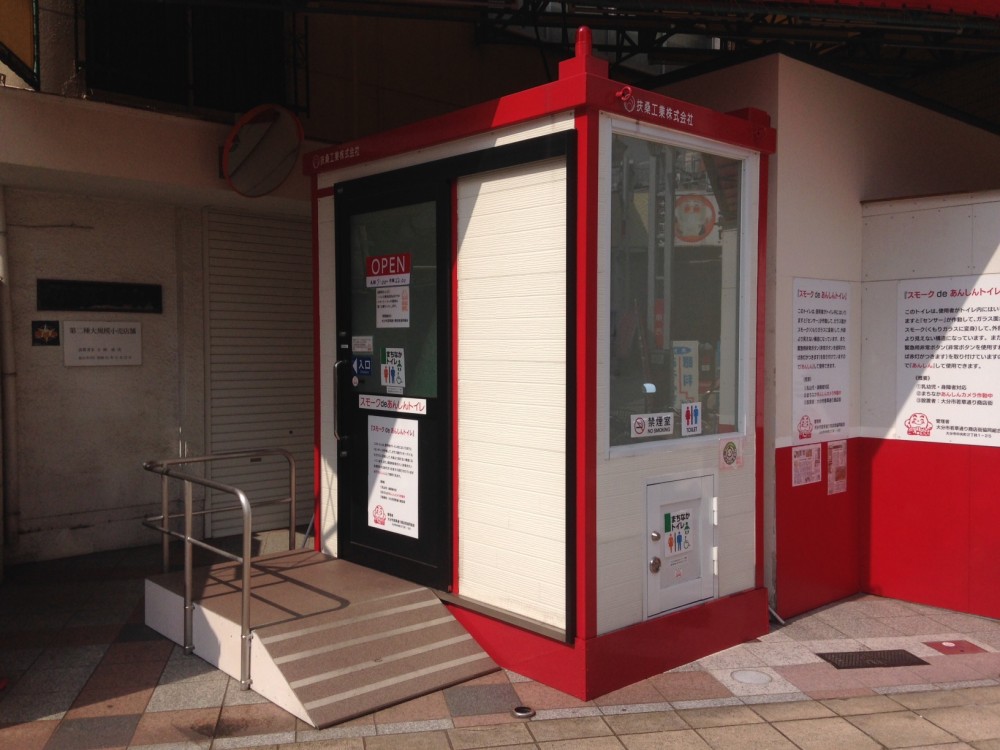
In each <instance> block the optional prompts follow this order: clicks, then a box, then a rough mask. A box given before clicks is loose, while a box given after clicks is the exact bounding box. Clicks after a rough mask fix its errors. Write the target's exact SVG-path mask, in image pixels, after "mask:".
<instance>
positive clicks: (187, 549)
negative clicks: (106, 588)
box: [142, 448, 295, 690]
mask: <svg viewBox="0 0 1000 750" xmlns="http://www.w3.org/2000/svg"><path fill="white" fill-rule="evenodd" d="M266 456H284V457H285V459H286V460H287V461H288V497H285V498H278V499H272V500H263V501H259V502H256V503H254V505H253V507H262V506H265V505H278V504H282V503H287V504H288V548H289V549H294V548H295V459H294V458H293V457H292V454H291V453H289V452H288V451H286V450H283V449H281V448H262V449H257V450H245V451H230V452H227V453H216V454H213V455H210V456H197V457H185V458H166V459H162V460H159V461H146V463H144V464H143V465H142V468H143V469H145V470H146V471H150V472H153V473H154V474H159V475H160V476H161V480H160V488H161V506H162V512H161V513H160V514H159V515H156V516H149V517H147V518H146V519H145V520H144V521H143V524H144V525H145V526H148V527H149V528H151V529H154V530H156V531H159V532H160V533H161V534H162V535H163V570H164V572H167V571H168V570H169V569H170V539H171V538H175V539H181V540H183V541H184V653H186V654H190V653H192V652H193V651H194V643H193V635H192V629H193V628H192V622H193V615H194V601H193V590H194V581H193V564H192V562H193V558H194V555H193V552H194V547H196V546H197V547H201V548H203V549H207V550H210V551H212V552H214V553H216V554H218V555H221V556H222V557H225V558H227V559H230V560H235V561H236V562H238V563H239V564H240V569H241V575H242V592H241V602H240V687H241V688H242V689H243V690H249V689H250V639H251V635H250V563H251V541H252V533H253V510H252V506H251V503H250V500H249V498H247V495H246V493H245V492H243V490H241V489H239V488H237V487H233V486H231V485H228V484H223V483H222V482H216V481H213V480H211V479H207V478H205V477H201V476H197V475H195V474H189V473H187V472H184V471H180V470H179V469H178V467H181V466H184V465H186V464H208V463H212V462H215V461H227V460H228V461H232V460H235V459H244V458H247V459H260V458H264V457H266ZM171 480H177V481H180V482H182V483H183V485H184V496H183V500H184V511H183V512H182V513H175V514H173V515H171V514H170V507H169V506H170V481H171ZM196 484H197V485H200V486H202V487H207V488H209V489H213V490H217V491H219V492H224V493H226V494H229V495H233V496H234V497H235V498H236V500H237V501H238V502H237V503H236V504H232V505H226V506H224V507H213V508H206V509H204V510H199V511H196V510H194V507H193V497H194V492H193V487H194V485H196ZM236 509H239V510H240V511H241V512H242V514H243V536H242V540H241V541H242V546H241V551H242V554H239V555H236V554H233V553H232V552H229V551H227V550H225V549H222V548H220V547H216V546H214V545H211V544H208V543H207V542H204V541H202V540H200V539H195V538H194V536H192V531H193V526H194V517H195V516H207V515H211V514H213V513H221V512H224V511H231V510H236ZM177 518H183V519H184V522H183V525H184V528H183V531H176V530H174V529H172V528H171V526H170V522H171V521H172V520H174V519H177Z"/></svg>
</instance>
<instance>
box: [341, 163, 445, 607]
mask: <svg viewBox="0 0 1000 750" xmlns="http://www.w3.org/2000/svg"><path fill="white" fill-rule="evenodd" d="M450 204H451V191H450V187H449V185H448V183H447V182H444V181H442V182H424V183H419V184H409V185H406V186H405V187H399V186H398V184H393V182H392V180H388V179H386V176H385V175H382V176H379V177H373V178H367V179H363V180H357V181H353V182H348V183H342V184H340V185H338V186H337V188H336V192H335V206H336V222H337V223H336V237H337V352H338V361H337V372H336V377H335V381H336V386H335V387H336V388H337V394H336V411H337V415H336V419H337V433H338V461H337V472H338V513H339V522H338V550H339V555H340V556H341V557H343V558H344V559H347V560H351V561H353V562H357V563H359V564H362V565H366V566H368V567H372V568H375V569H378V570H382V571H384V572H387V573H391V574H393V575H397V576H400V577H402V578H406V579H408V580H412V581H415V582H417V583H421V584H424V585H428V586H432V587H434V588H438V589H448V588H450V585H451V581H452V523H451V519H452V462H451V451H452V446H451V435H452V417H451V408H452V396H451V377H450V365H451V339H450V333H449V331H450V326H449V322H450V317H451V313H450V309H451V275H450V267H451V263H450V259H451V247H452V241H451V221H450V216H451V210H450Z"/></svg>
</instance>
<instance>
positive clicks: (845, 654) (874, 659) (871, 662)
mask: <svg viewBox="0 0 1000 750" xmlns="http://www.w3.org/2000/svg"><path fill="white" fill-rule="evenodd" d="M816 656H818V657H819V658H820V659H824V660H825V661H828V662H830V663H831V664H832V665H833V666H835V667H836V668H837V669H867V668H870V667H915V666H918V665H920V664H926V663H927V662H925V661H924V660H923V659H921V658H920V657H919V656H914V655H913V654H911V653H910V652H909V651H904V650H902V649H890V650H888V651H837V652H835V653H829V654H816Z"/></svg>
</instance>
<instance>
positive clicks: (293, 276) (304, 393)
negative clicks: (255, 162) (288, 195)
mask: <svg viewBox="0 0 1000 750" xmlns="http://www.w3.org/2000/svg"><path fill="white" fill-rule="evenodd" d="M205 230H206V248H207V249H206V271H205V289H206V296H207V299H206V303H205V310H206V318H207V320H206V337H205V341H206V348H207V352H206V358H205V361H206V363H207V368H208V372H207V377H206V381H207V384H206V386H207V394H206V412H207V413H206V419H207V425H206V436H207V437H206V439H207V444H208V452H209V453H211V454H218V453H223V452H226V451H234V450H244V449H256V448H284V449H285V450H288V451H290V452H291V453H292V454H293V455H294V457H295V461H296V466H295V468H296V473H297V487H296V516H297V518H296V520H297V523H299V524H304V523H308V522H309V519H310V517H311V513H312V510H313V492H312V485H313V348H314V347H313V304H312V235H311V226H310V223H309V220H308V219H295V218H273V217H260V216H245V215H239V214H224V213H217V212H210V213H208V214H207V217H206V227H205ZM287 466H288V464H287V462H286V461H285V459H284V458H282V457H280V456H279V457H276V458H275V457H271V458H265V459H263V460H256V461H251V460H247V459H242V460H239V461H236V462H227V463H225V464H222V463H216V464H212V465H211V469H210V472H209V476H211V478H212V479H214V480H216V481H219V482H224V483H226V484H229V485H233V486H235V487H238V488H239V489H241V490H243V491H244V492H246V494H247V496H248V497H249V498H250V501H251V502H256V501H259V500H264V499H273V498H281V497H287V495H288V479H287V477H288V471H287ZM232 501H233V499H232V497H231V496H226V495H222V494H214V495H213V496H212V497H211V498H210V504H215V505H216V506H218V505H221V504H229V503H231V502H232ZM287 514H288V511H287V508H286V507H283V506H273V507H270V508H266V509H262V510H260V511H255V512H254V517H253V521H254V524H253V525H254V530H256V531H263V530H266V529H274V528H281V527H283V526H285V525H286V524H287V522H288V521H287V519H288V515H287ZM241 529H242V520H241V516H240V515H239V514H238V513H220V514H215V515H214V516H213V517H211V518H210V519H208V521H207V525H206V534H207V535H208V536H210V537H218V536H227V535H229V534H236V533H239V532H240V531H241Z"/></svg>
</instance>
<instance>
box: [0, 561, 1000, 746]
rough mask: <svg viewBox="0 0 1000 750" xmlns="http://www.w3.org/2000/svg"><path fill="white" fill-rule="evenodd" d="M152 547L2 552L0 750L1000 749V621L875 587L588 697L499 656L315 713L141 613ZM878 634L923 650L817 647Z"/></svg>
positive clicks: (875, 642)
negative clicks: (305, 714)
mask: <svg viewBox="0 0 1000 750" xmlns="http://www.w3.org/2000/svg"><path fill="white" fill-rule="evenodd" d="M158 561H159V548H158V547H149V548H142V549H139V550H127V551H119V552H110V553H99V554H94V555H88V556H86V557H81V558H75V559H72V560H62V561H55V562H48V563H36V564H31V565H22V566H16V567H8V568H7V570H6V571H5V573H6V579H5V581H4V582H3V583H2V584H0V677H2V676H4V675H6V677H8V678H9V685H8V686H7V688H6V689H5V690H3V691H2V692H0V749H2V750H110V749H111V748H139V749H141V750H222V749H223V748H243V747H257V748H265V750H278V749H280V750H286V749H287V748H302V749H304V750H332V749H333V748H336V749H338V750H376V749H381V748H415V749H416V750H422V749H424V748H448V749H449V750H460V749H465V748H486V747H489V748H495V747H524V748H547V749H555V748H572V749H573V750H576V749H577V748H579V749H581V750H603V749H604V748H629V749H631V750H642V749H644V748H804V749H811V748H816V749H819V748H830V749H831V750H833V749H836V750H841V749H843V748H880V747H891V748H896V747H908V748H913V747H922V748H932V747H933V748H979V749H981V750H986V749H987V748H995V749H998V750H1000V622H998V621H995V620H987V619H984V618H979V617H972V616H969V615H962V614H956V613H953V612H948V611H945V610H940V609H934V608H931V607H926V606H920V605H915V604H907V603H904V602H900V601H894V600H889V599H881V598H878V597H874V596H858V597H854V598H852V599H849V600H847V601H844V602H840V603H837V604H835V605H832V606H829V607H826V608H824V609H822V610H819V611H816V612H813V613H810V614H808V615H805V616H802V617H799V618H796V619H795V620H793V621H790V622H788V623H786V624H785V625H783V626H775V627H774V629H773V631H772V632H771V633H769V634H768V635H766V636H764V637H762V638H760V639H759V640H757V641H753V642H751V643H747V644H743V645H741V646H738V647H736V648H732V649H729V650H727V651H724V652H721V653H718V654H715V655H713V656H711V657H709V658H706V659H702V660H701V661H699V662H696V663H694V664H690V665H687V666H685V667H682V668H680V669H677V670H673V671H671V672H667V673H664V674H660V675H657V676H655V677H652V678H650V679H647V680H643V681H642V682H639V683H636V684H635V685H631V686H629V687H627V688H624V689H622V690H619V691H617V692H615V693H612V694H610V695H605V696H602V697H601V698H598V699H597V700H593V701H580V700H577V699H575V698H572V697H570V696H567V695H564V694H562V693H559V692H558V691H555V690H552V689H551V688H548V687H545V686H544V685H541V684H539V683H536V682H533V681H531V680H527V679H525V678H523V677H520V676H518V675H516V674H512V673H509V672H499V673H495V674H493V675H490V676H487V677H485V678H481V679H478V680H474V681H472V682H469V683H466V684H463V685H459V686H456V687H453V688H450V689H447V690H443V691H439V692H436V693H433V694H431V695H427V696H424V697H422V698H418V699H415V700H413V701H410V702H408V703H405V704H402V705H399V706H395V707H393V708H389V709H385V710H382V711H379V712H377V713H375V714H372V715H369V716H364V717H361V718H359V719H355V720H353V721H350V722H347V723H345V724H342V725H339V726H335V727H332V728H329V729H325V730H315V729H313V728H311V727H309V726H308V725H306V724H304V723H303V722H301V721H299V720H298V719H296V718H295V717H293V716H291V715H290V714H288V713H286V712H285V711H283V710H281V709H279V708H277V707H275V706H273V705H271V704H269V703H267V702H265V701H263V700H262V699H261V698H260V697H259V696H257V695H256V694H255V693H253V692H244V691H241V690H240V689H239V685H238V684H237V683H236V682H235V681H233V680H231V679H230V678H229V677H227V676H226V675H224V674H222V673H221V672H218V671H216V670H215V669H213V668H212V667H210V666H209V665H207V664H205V663H204V662H202V661H201V660H200V659H198V658H197V657H192V656H184V655H183V654H182V653H180V650H179V649H178V648H176V647H175V646H174V645H173V644H172V643H170V642H168V641H166V640H164V639H163V638H161V637H160V636H159V635H157V634H156V633H154V632H153V631H151V630H149V629H148V628H146V627H145V625H143V624H142V611H143V608H142V591H143V578H144V576H145V575H147V574H149V573H154V572H157V566H158ZM948 644H951V645H948ZM884 649H905V650H907V651H909V652H910V653H912V654H914V655H916V656H919V657H921V658H922V659H923V660H924V661H926V662H927V664H926V665H920V666H909V667H880V668H866V669H849V670H838V669H835V668H834V667H833V666H831V665H830V664H829V663H827V662H826V661H824V660H823V659H821V658H820V657H818V656H817V655H816V654H817V653H824V652H830V651H855V650H856V651H862V650H884ZM516 706H527V707H530V708H531V709H533V710H534V711H535V715H534V716H533V717H532V718H530V719H524V718H518V717H515V716H514V715H513V713H512V709H513V708H514V707H516Z"/></svg>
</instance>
